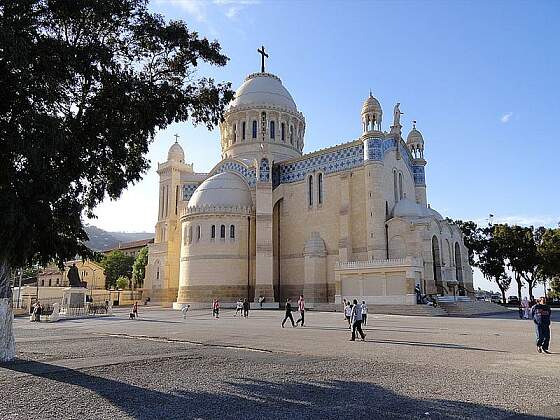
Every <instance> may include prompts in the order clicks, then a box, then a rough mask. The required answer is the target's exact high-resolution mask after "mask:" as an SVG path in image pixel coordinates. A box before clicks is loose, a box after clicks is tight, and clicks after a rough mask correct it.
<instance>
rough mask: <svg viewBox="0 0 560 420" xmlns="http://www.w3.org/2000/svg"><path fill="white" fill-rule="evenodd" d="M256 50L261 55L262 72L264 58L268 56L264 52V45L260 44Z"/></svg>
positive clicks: (262, 71)
mask: <svg viewBox="0 0 560 420" xmlns="http://www.w3.org/2000/svg"><path fill="white" fill-rule="evenodd" d="M257 52H258V53H259V54H260V55H261V73H264V58H265V57H266V58H268V54H267V53H266V52H265V49H264V45H261V48H260V49H257Z"/></svg>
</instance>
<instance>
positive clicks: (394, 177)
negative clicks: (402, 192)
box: [393, 170, 399, 204]
mask: <svg viewBox="0 0 560 420" xmlns="http://www.w3.org/2000/svg"><path fill="white" fill-rule="evenodd" d="M393 192H394V193H395V204H396V203H397V202H398V201H399V192H398V189H397V171H395V170H393Z"/></svg>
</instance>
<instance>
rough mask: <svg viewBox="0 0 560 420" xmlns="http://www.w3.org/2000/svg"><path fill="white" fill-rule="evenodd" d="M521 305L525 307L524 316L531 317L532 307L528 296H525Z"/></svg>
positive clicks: (525, 317)
mask: <svg viewBox="0 0 560 420" xmlns="http://www.w3.org/2000/svg"><path fill="white" fill-rule="evenodd" d="M521 307H522V308H523V318H524V319H529V316H530V313H531V307H530V305H529V299H527V296H525V297H524V298H523V300H522V301H521Z"/></svg>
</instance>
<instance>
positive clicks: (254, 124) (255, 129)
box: [253, 120, 257, 139]
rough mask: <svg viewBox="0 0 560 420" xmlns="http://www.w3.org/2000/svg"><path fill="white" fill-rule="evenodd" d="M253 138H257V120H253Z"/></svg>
mask: <svg viewBox="0 0 560 420" xmlns="http://www.w3.org/2000/svg"><path fill="white" fill-rule="evenodd" d="M253 138H254V139H256V138H257V122H256V121H254V120H253Z"/></svg>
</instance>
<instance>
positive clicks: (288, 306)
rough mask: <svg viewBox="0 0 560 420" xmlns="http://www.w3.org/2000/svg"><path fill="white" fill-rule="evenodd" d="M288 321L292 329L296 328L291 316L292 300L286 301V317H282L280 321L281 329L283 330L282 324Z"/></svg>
mask: <svg viewBox="0 0 560 420" xmlns="http://www.w3.org/2000/svg"><path fill="white" fill-rule="evenodd" d="M287 319H289V320H290V321H291V322H292V327H294V328H295V327H296V324H295V323H294V317H293V316H292V299H290V298H288V299H286V315H285V316H284V320H283V321H282V328H284V324H285V323H286V320H287Z"/></svg>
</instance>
